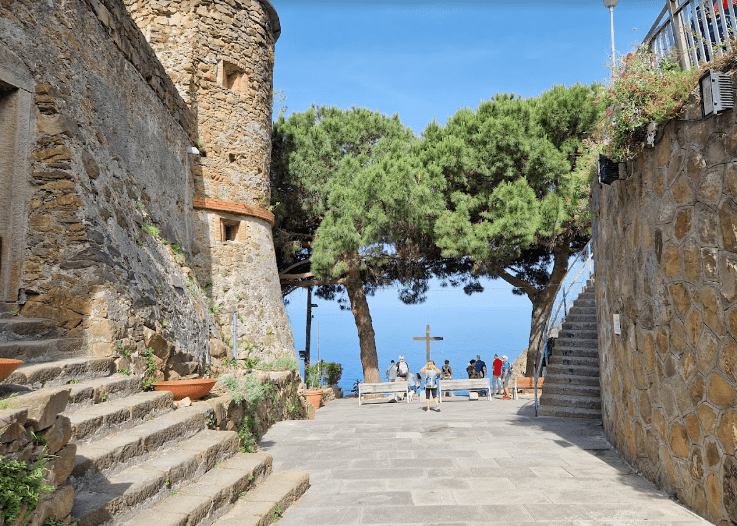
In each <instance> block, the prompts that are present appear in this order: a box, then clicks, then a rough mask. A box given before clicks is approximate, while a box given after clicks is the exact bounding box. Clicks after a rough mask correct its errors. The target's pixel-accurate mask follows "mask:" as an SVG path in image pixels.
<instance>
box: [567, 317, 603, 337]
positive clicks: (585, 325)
mask: <svg viewBox="0 0 737 526" xmlns="http://www.w3.org/2000/svg"><path fill="white" fill-rule="evenodd" d="M598 327H599V324H598V322H596V321H572V320H570V319H566V320H565V321H564V322H563V325H562V326H561V329H560V331H559V333H561V332H563V331H590V332H595V333H597V334H598V333H599V331H598Z"/></svg>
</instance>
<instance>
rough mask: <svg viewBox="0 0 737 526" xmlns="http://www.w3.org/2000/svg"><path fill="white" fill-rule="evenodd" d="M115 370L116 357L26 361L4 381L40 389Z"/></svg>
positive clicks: (110, 372)
mask: <svg viewBox="0 0 737 526" xmlns="http://www.w3.org/2000/svg"><path fill="white" fill-rule="evenodd" d="M113 372H115V359H114V358H95V357H81V358H67V359H64V360H57V361H54V362H42V363H28V364H25V363H24V364H23V365H21V366H20V367H18V368H17V369H16V370H15V371H14V372H13V374H11V375H10V377H9V378H8V379H7V380H5V381H4V382H3V383H6V384H16V385H24V386H28V387H29V388H31V389H40V388H42V387H55V386H58V385H64V384H68V383H69V382H70V381H75V380H79V381H82V380H88V379H91V378H100V377H104V376H109V375H111V374H113Z"/></svg>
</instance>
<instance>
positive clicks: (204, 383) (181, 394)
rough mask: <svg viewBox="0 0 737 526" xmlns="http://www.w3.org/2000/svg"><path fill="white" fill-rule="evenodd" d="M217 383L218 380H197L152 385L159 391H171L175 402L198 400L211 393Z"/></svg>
mask: <svg viewBox="0 0 737 526" xmlns="http://www.w3.org/2000/svg"><path fill="white" fill-rule="evenodd" d="M216 382H217V379H215V378H195V379H192V380H170V381H168V382H154V383H152V384H151V385H152V386H153V387H154V389H156V390H157V391H171V392H172V393H174V400H181V399H182V398H187V397H189V399H190V400H197V399H198V398H202V397H203V396H205V395H206V394H207V393H209V392H210V389H212V386H214V385H215V383H216Z"/></svg>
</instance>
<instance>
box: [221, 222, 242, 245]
mask: <svg viewBox="0 0 737 526" xmlns="http://www.w3.org/2000/svg"><path fill="white" fill-rule="evenodd" d="M240 224H241V223H240V221H228V220H225V219H221V220H220V239H221V240H222V241H223V243H225V242H226V241H235V240H236V239H237V238H238V227H239V226H240Z"/></svg>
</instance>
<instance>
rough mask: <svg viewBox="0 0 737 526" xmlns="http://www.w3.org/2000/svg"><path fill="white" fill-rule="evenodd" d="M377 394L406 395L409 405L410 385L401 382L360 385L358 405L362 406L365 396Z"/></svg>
mask: <svg viewBox="0 0 737 526" xmlns="http://www.w3.org/2000/svg"><path fill="white" fill-rule="evenodd" d="M376 393H404V396H405V398H406V400H407V403H409V383H407V382H404V381H399V382H379V383H372V384H358V405H361V397H362V396H363V395H367V394H376Z"/></svg>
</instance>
